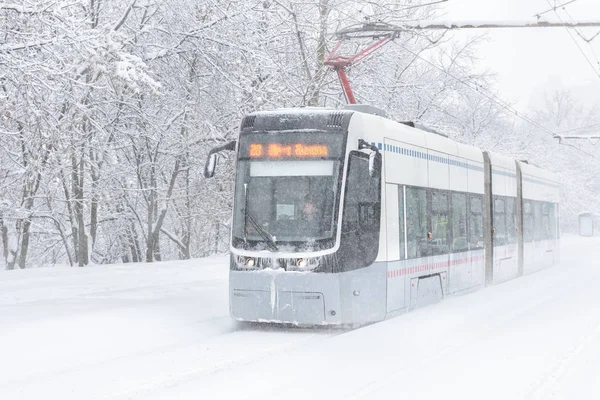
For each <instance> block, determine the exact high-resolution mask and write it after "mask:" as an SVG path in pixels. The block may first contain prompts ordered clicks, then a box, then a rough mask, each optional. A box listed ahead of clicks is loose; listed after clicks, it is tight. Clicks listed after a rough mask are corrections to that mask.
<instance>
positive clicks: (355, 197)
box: [205, 106, 559, 325]
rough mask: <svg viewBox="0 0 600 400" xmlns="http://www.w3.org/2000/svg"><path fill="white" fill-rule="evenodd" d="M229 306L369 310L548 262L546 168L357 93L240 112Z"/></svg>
mask: <svg viewBox="0 0 600 400" xmlns="http://www.w3.org/2000/svg"><path fill="white" fill-rule="evenodd" d="M222 150H235V151H237V166H236V182H235V202H234V210H233V223H232V231H231V268H230V285H229V291H230V293H229V298H230V312H231V316H232V317H233V318H234V319H236V320H240V321H258V322H277V323H293V324H299V325H326V324H338V325H341V324H362V323H367V322H373V321H379V320H383V319H385V318H388V317H390V316H394V315H397V314H400V313H403V312H406V311H407V310H409V309H411V308H415V307H418V306H422V305H425V304H428V303H431V302H435V301H438V300H440V299H441V298H443V297H444V296H446V295H450V294H455V293H460V292H466V291H472V290H476V289H478V288H481V287H483V286H484V285H486V284H492V283H498V282H502V281H506V280H509V279H512V278H515V277H517V276H520V275H522V274H524V273H529V272H533V271H537V270H539V269H542V268H546V267H549V266H551V265H553V264H555V263H557V262H558V257H559V242H558V239H559V235H558V194H559V184H558V182H557V178H556V176H554V175H553V174H551V173H550V172H547V171H544V170H541V169H539V168H536V167H534V166H532V165H529V164H527V163H526V162H520V161H514V160H512V159H510V158H507V157H504V156H501V155H499V154H495V153H492V152H482V151H481V150H479V149H478V148H476V147H473V146H468V145H464V144H460V143H457V142H454V141H452V140H450V139H448V138H446V137H444V136H442V135H440V134H437V133H434V132H430V131H428V130H425V129H417V128H415V127H414V126H412V124H409V123H398V122H395V121H392V120H390V119H387V118H385V117H384V116H382V112H381V111H379V110H377V109H374V108H371V107H364V106H362V107H361V106H348V108H347V109H345V110H334V109H324V108H301V109H283V110H278V111H270V112H257V113H253V114H250V115H248V116H246V117H245V118H244V119H243V121H242V125H241V129H240V135H239V140H238V141H236V142H231V143H228V144H226V145H224V146H221V147H218V148H215V149H213V150H212V151H211V153H210V155H209V158H208V160H207V165H206V169H205V176H206V177H211V176H212V175H213V173H214V169H215V166H216V161H217V153H218V152H219V151H222Z"/></svg>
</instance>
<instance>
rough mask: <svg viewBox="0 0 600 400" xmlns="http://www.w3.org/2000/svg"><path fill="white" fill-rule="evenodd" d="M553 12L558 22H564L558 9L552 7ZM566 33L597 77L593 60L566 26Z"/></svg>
mask: <svg viewBox="0 0 600 400" xmlns="http://www.w3.org/2000/svg"><path fill="white" fill-rule="evenodd" d="M546 2H547V3H548V4H549V5H550V7H552V3H551V2H550V0H546ZM554 13H555V14H556V16H557V17H558V19H559V20H560V22H562V23H564V21H563V19H562V18H561V16H560V14H559V13H558V11H556V8H554ZM567 33H568V34H569V36H570V37H571V39H572V40H573V42H574V43H575V45H576V46H577V48H578V49H579V52H580V53H581V54H582V55H583V57H584V58H585V60H586V61H587V62H588V64H589V65H590V67H591V68H592V69H593V70H594V73H595V74H596V76H598V78H600V72H598V70H597V69H596V67H595V66H594V64H593V62H592V61H591V60H590V59H589V57H588V56H587V54H585V51H583V49H582V48H581V46H580V45H579V43H578V42H577V39H576V38H575V36H573V34H572V33H571V31H570V30H569V29H568V28H567Z"/></svg>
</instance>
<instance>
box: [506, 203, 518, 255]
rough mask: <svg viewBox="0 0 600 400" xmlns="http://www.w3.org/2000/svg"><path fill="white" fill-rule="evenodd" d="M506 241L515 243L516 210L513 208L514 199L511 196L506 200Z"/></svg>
mask: <svg viewBox="0 0 600 400" xmlns="http://www.w3.org/2000/svg"><path fill="white" fill-rule="evenodd" d="M505 201H506V243H507V244H514V243H517V220H516V216H517V211H516V210H515V205H516V203H515V199H514V198H512V197H509V198H507V199H506V200H505Z"/></svg>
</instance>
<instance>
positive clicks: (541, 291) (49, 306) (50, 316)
mask: <svg viewBox="0 0 600 400" xmlns="http://www.w3.org/2000/svg"><path fill="white" fill-rule="evenodd" d="M562 251H563V254H562V257H563V263H562V265H561V266H560V267H556V268H552V269H549V270H546V271H542V272H540V273H537V274H533V275H529V276H526V277H523V278H520V279H517V280H515V281H511V282H507V283H504V284H501V285H497V286H494V287H491V288H487V289H485V290H482V291H479V292H476V293H473V294H469V295H464V296H460V297H451V298H447V299H446V300H444V301H443V302H442V303H440V304H437V305H434V306H431V307H428V308H424V309H421V310H416V311H414V312H411V313H408V314H406V315H404V316H401V317H398V318H394V319H391V320H389V321H385V322H382V323H378V324H374V325H371V326H367V327H363V328H361V329H357V330H354V331H350V332H343V331H339V330H337V331H336V330H334V331H328V330H317V331H312V330H299V329H292V330H288V331H284V330H281V329H268V330H257V329H251V328H250V329H245V330H236V325H235V324H234V323H233V322H232V321H230V319H229V317H228V311H227V307H228V305H227V260H226V259H225V258H223V257H218V258H210V259H202V260H193V261H187V262H170V263H157V264H154V265H136V266H108V267H105V266H102V267H91V268H84V269H78V268H52V269H37V270H24V271H0V399H3V400H4V399H9V400H12V399H46V400H47V399H60V400H70V399H78V400H82V399H106V400H113V399H115V400H120V399H200V398H213V399H215V398H216V399H221V398H235V399H246V398H249V399H258V398H260V399H271V398H286V399H290V398H292V399H296V398H298V399H299V398H303V399H312V398H315V399H317V398H330V399H348V398H356V399H367V398H369V399H380V398H394V399H398V398H410V399H423V398H426V399H429V398H451V399H454V398H460V399H484V398H485V399H503V400H506V399H598V398H600V290H598V287H599V286H600V239H581V238H575V237H570V238H567V239H565V240H564V241H563V250H562Z"/></svg>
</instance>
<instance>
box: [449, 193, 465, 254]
mask: <svg viewBox="0 0 600 400" xmlns="http://www.w3.org/2000/svg"><path fill="white" fill-rule="evenodd" d="M468 247H469V246H468V242H467V195H466V194H463V193H452V251H453V252H458V251H465V250H467V249H468Z"/></svg>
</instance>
